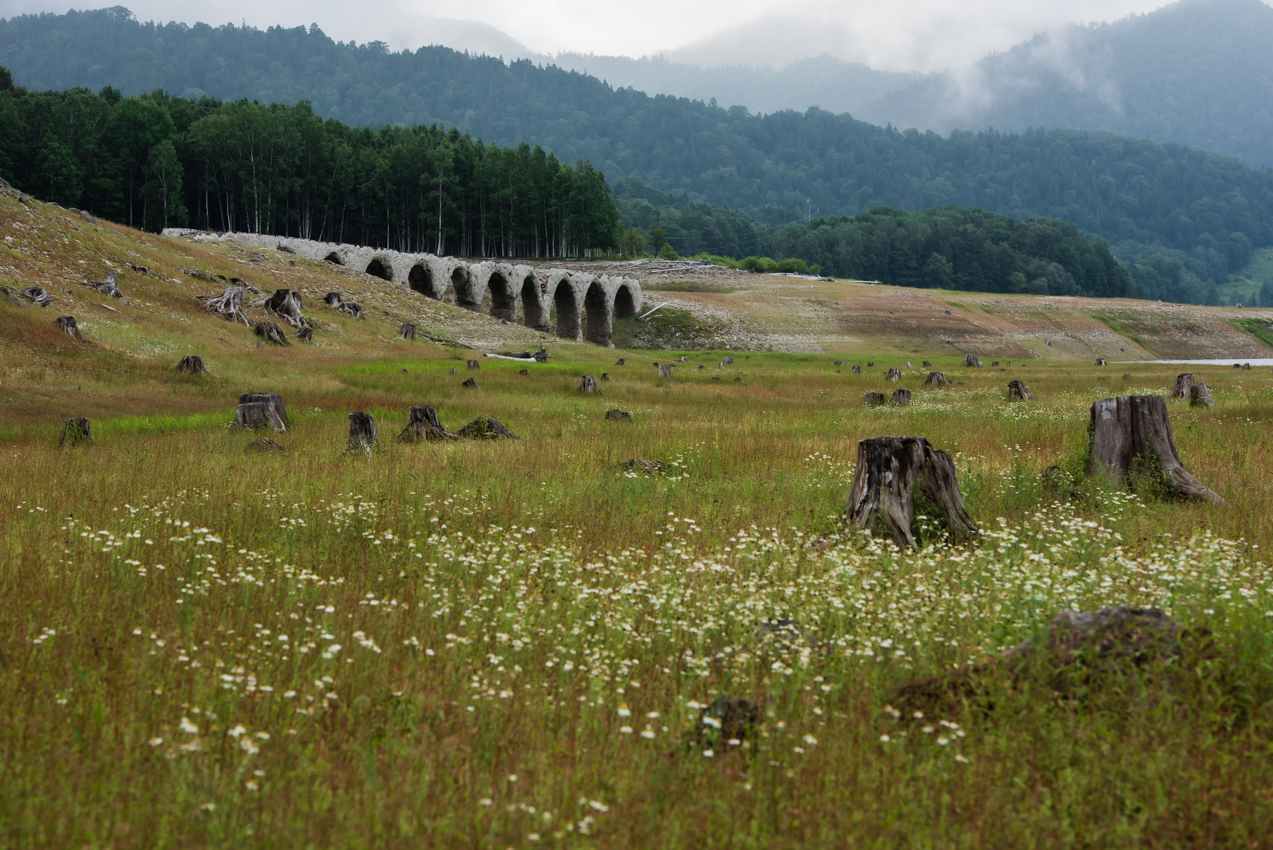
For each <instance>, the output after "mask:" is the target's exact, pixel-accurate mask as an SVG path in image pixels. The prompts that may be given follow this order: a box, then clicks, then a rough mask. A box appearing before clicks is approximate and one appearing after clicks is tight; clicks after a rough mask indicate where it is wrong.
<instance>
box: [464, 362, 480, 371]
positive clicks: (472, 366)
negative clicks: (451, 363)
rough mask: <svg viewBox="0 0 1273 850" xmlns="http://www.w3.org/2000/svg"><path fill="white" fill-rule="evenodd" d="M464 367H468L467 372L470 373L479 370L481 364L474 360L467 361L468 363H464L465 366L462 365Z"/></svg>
mask: <svg viewBox="0 0 1273 850" xmlns="http://www.w3.org/2000/svg"><path fill="white" fill-rule="evenodd" d="M464 365H466V366H468V367H469V371H470V372H472V371H474V370H475V369H481V368H482V364H481V363H478V362H477V361H476V360H468V361H466V362H465V364H464Z"/></svg>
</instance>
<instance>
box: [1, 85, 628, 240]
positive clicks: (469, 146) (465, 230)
mask: <svg viewBox="0 0 1273 850" xmlns="http://www.w3.org/2000/svg"><path fill="white" fill-rule="evenodd" d="M8 75H9V72H8V71H7V70H5V69H4V68H3V67H0V175H3V176H5V177H6V178H7V179H9V180H10V181H12V183H13V184H14V185H15V186H17V187H18V188H21V189H25V190H26V191H28V192H30V193H32V194H33V195H36V196H37V197H40V198H43V199H45V200H50V201H55V202H58V203H60V204H62V205H63V206H67V207H83V208H85V209H88V210H90V211H91V212H93V213H95V214H97V215H100V216H103V217H105V218H109V219H112V220H114V221H118V222H121V223H124V224H128V225H131V226H134V227H139V228H148V229H151V230H159V229H161V228H163V227H167V226H176V225H184V224H191V225H193V226H195V227H198V228H201V229H211V230H238V231H246V232H250V233H268V234H276V235H282V236H299V237H301V238H304V239H320V240H328V241H333V242H356V243H358V244H362V245H372V246H383V247H389V248H394V249H397V250H400V251H429V252H432V253H436V254H461V255H468V256H472V255H481V256H517V257H529V256H534V257H561V256H573V255H578V254H580V253H582V252H585V251H587V250H588V249H592V248H601V249H609V248H612V247H614V246H615V245H616V244H617V241H618V234H619V230H620V219H619V212H618V209H617V208H616V206H615V203H614V201H613V199H612V198H611V196H610V188H609V186H608V185H607V184H606V181H605V177H604V175H602V174H601V173H600V172H598V171H597V170H596V169H594V168H592V166H590V165H588V164H587V163H579V164H578V165H577V166H575V167H571V166H569V165H563V164H561V163H559V162H558V161H557V158H556V157H555V156H553V155H552V154H549V153H545V152H544V150H543V149H542V148H540V147H538V146H536V147H535V148H533V149H532V148H531V147H530V146H529V145H527V144H526V143H524V142H523V143H522V144H521V145H518V146H517V147H515V148H513V147H507V148H500V147H498V146H496V145H494V144H491V145H484V144H483V143H482V142H480V141H478V140H475V139H472V138H471V137H469V136H467V135H462V134H461V133H460V132H459V131H458V130H456V129H455V128H451V129H450V130H446V129H444V128H442V127H440V126H437V125H432V126H429V127H422V126H414V127H382V128H380V129H379V130H377V131H373V130H371V129H369V128H362V129H357V128H353V127H350V126H348V125H347V124H344V123H342V122H340V121H336V120H327V121H324V120H322V119H321V118H319V117H317V116H316V115H314V113H313V110H311V109H310V108H309V105H308V104H307V103H304V102H302V103H300V104H297V105H296V106H285V105H282V104H273V105H270V106H263V105H261V104H258V103H249V102H245V101H244V102H231V103H220V102H219V101H216V100H213V99H211V98H206V97H204V98H200V99H199V100H197V101H194V100H188V99H185V98H180V97H177V98H172V97H168V96H166V95H164V94H163V93H156V94H151V95H141V96H133V97H121V95H120V93H119V92H118V91H116V90H115V89H111V88H106V89H103V91H102V92H101V93H100V94H93V93H91V92H88V91H85V90H83V89H72V90H70V91H65V92H27V91H23V90H21V89H20V88H14V87H13V86H12V85H11V84H10V83H9V80H8Z"/></svg>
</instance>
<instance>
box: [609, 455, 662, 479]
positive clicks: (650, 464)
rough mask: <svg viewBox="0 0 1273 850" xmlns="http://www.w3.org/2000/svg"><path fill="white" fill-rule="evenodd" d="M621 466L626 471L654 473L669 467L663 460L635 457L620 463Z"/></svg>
mask: <svg viewBox="0 0 1273 850" xmlns="http://www.w3.org/2000/svg"><path fill="white" fill-rule="evenodd" d="M619 468H620V469H622V470H624V471H625V472H636V471H641V472H648V473H649V474H650V475H654V474H656V473H659V472H663V471H665V470H666V469H667V464H666V463H664V462H663V461H661V460H646V459H645V458H639V457H634V458H632V460H625V461H623V462H622V463H620V464H619Z"/></svg>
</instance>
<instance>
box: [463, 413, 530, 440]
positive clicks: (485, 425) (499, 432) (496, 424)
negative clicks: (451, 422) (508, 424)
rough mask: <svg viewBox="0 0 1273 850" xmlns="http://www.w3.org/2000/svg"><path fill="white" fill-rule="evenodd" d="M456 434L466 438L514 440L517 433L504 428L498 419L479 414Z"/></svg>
mask: <svg viewBox="0 0 1273 850" xmlns="http://www.w3.org/2000/svg"><path fill="white" fill-rule="evenodd" d="M456 434H458V435H459V436H461V437H463V438H465V439H467V440H516V439H517V435H516V434H514V433H513V432H512V431H510V430H508V429H507V428H505V427H504V426H503V425H502V424H500V421H499V420H498V419H491V418H490V417H489V416H479V417H477V418H476V419H474V420H473V421H472V422H470V423H469V424H467V425H465V426H464V427H463V428H461V429H460V430H459V431H456Z"/></svg>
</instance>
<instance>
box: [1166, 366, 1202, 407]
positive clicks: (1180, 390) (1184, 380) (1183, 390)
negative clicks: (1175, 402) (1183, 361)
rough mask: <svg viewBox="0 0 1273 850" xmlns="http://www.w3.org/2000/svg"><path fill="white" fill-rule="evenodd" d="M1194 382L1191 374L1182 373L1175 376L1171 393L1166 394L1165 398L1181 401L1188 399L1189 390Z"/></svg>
mask: <svg viewBox="0 0 1273 850" xmlns="http://www.w3.org/2000/svg"><path fill="white" fill-rule="evenodd" d="M1195 380H1197V379H1196V378H1194V376H1193V373H1192V372H1184V373H1182V374H1180V375H1177V376H1176V385H1175V386H1174V387H1172V388H1171V392H1170V393H1169V394H1168V396H1167V397H1168V398H1176V399H1181V400H1184V399H1187V398H1189V388H1190V387H1192V386H1193V385H1194V381H1195Z"/></svg>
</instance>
